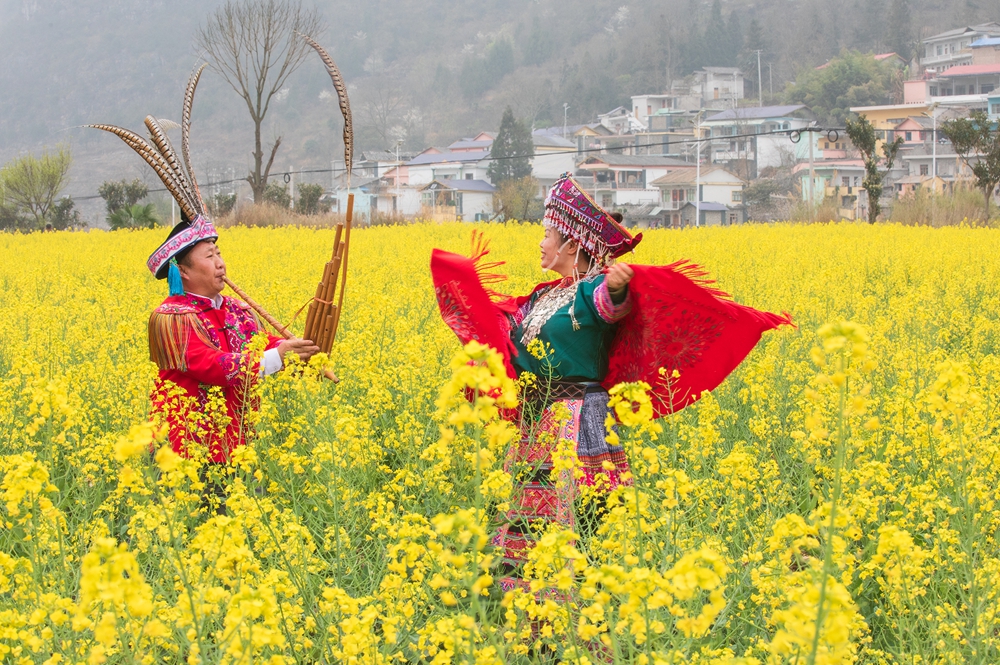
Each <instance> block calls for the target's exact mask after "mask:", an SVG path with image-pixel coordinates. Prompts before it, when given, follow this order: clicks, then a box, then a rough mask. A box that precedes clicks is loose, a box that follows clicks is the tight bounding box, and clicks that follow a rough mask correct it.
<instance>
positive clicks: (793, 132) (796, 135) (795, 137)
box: [69, 118, 846, 201]
mask: <svg viewBox="0 0 1000 665" xmlns="http://www.w3.org/2000/svg"><path fill="white" fill-rule="evenodd" d="M733 120H739V118H733ZM845 131H846V130H845V129H844V128H843V127H802V128H800V129H774V130H770V131H766V132H752V133H746V134H730V135H728V136H706V137H702V138H697V137H692V138H689V139H677V140H675V141H670V140H667V141H661V142H658V143H642V144H637V143H635V142H634V141H633V143H630V144H626V145H623V146H622V147H631V148H656V147H661V146H663V147H669V146H672V145H685V144H697V143H705V142H709V141H720V140H732V139H741V138H750V137H755V136H775V135H781V134H784V135H787V136H788V138H789V140H790V141H792V142H793V143H798V142H799V140H800V139H801V137H802V133H803V132H810V133H823V132H826V133H827V136H828V137H832V136H834V134H836V137H837V138H830V140H831V142H833V141H836V140H838V139H839V137H840V134H841V133H843V132H845ZM615 136H616V137H626V136H632V137H633V138H634V139H638V138H639V137H640V136H641V134H632V135H629V134H618V135H615ZM612 149H613V148H612ZM607 150H608V147H607V146H603V147H594V148H580V149H576V148H574V149H572V150H570V149H567V150H552V151H546V152H544V153H538V152H536V151H532V152H531V153H530V154H522V155H506V156H503V157H490V156H489V155H487V156H485V157H482V158H481V159H477V160H475V161H476V162H484V161H485V162H496V161H502V160H507V159H531V158H532V157H539V156H546V157H547V156H550V155H579V154H581V153H593V152H597V153H603V152H605V151H607ZM612 154H614V153H612ZM640 156H641V155H640ZM650 156H663V155H650ZM469 161H473V160H469ZM456 163H458V162H456V161H455V160H442V161H438V162H423V163H422V164H420V165H419V166H435V165H443V164H456ZM399 166H406V164H400V165H399ZM356 170H357V169H352V172H354V171H356ZM346 172H347V167H346V166H345V167H341V168H329V169H300V170H298V171H291V170H289V171H276V172H274V173H270V174H268V178H269V179H270V178H272V177H276V176H281V177H285V176H289V177H291V176H293V175H302V174H307V173H346ZM246 181H247V180H246V178H230V179H229V180H217V181H215V182H208V183H205V184H203V185H201V186H202V187H203V188H205V189H208V188H209V187H218V186H221V185H229V184H232V183H234V182H246ZM148 191H149V193H154V192H166V191H167V188H166V187H158V188H155V189H150V190H148ZM69 198H71V199H73V200H74V201H90V200H94V199H99V198H102V197H101V196H100V195H94V196H70V197H69Z"/></svg>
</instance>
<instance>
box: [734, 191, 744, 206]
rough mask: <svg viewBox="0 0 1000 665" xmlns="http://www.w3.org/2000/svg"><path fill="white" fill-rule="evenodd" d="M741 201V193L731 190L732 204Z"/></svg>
mask: <svg viewBox="0 0 1000 665" xmlns="http://www.w3.org/2000/svg"><path fill="white" fill-rule="evenodd" d="M742 201H743V192H742V191H740V190H733V203H741V202H742Z"/></svg>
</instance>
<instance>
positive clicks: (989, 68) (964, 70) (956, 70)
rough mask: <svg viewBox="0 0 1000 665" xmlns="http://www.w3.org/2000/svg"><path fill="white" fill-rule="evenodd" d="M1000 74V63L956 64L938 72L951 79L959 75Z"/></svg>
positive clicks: (941, 75)
mask: <svg viewBox="0 0 1000 665" xmlns="http://www.w3.org/2000/svg"><path fill="white" fill-rule="evenodd" d="M986 74H1000V65H956V66H954V67H949V68H948V69H946V70H945V71H943V72H941V73H940V74H938V76H940V77H941V78H945V79H950V78H955V77H957V76H983V75H986Z"/></svg>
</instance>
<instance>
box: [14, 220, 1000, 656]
mask: <svg viewBox="0 0 1000 665" xmlns="http://www.w3.org/2000/svg"><path fill="white" fill-rule="evenodd" d="M483 229H484V231H485V232H486V233H487V234H488V235H489V236H491V239H492V244H493V251H494V253H495V257H496V258H498V259H503V260H506V261H507V266H506V267H507V268H508V269H509V270H510V281H509V283H508V284H507V285H505V286H506V287H507V288H506V289H505V290H508V291H509V292H511V293H518V294H522V293H526V292H528V291H529V290H530V289H531V288H532V287H533V286H534V285H535V284H536V283H537V282H539V281H542V280H543V279H545V277H544V276H543V274H542V273H541V271H540V270H539V268H538V266H537V252H536V251H535V250H534V249H533V248H534V247H535V245H536V244H537V242H538V238H539V236H540V235H541V229H540V227H538V226H534V225H520V224H507V225H503V226H488V227H483ZM469 233H470V227H469V226H468V225H462V224H445V225H435V224H422V225H415V226H411V227H393V228H370V229H359V230H357V231H355V233H354V234H353V236H352V238H353V239H354V241H355V242H354V246H353V248H352V256H351V275H350V279H349V281H348V285H347V295H346V298H347V302H346V311H345V315H344V318H343V320H342V326H341V333H340V337H339V339H338V341H337V345H336V347H335V348H334V350H333V352H332V354H331V358H330V362H331V364H332V365H333V369H334V370H335V372H336V373H337V375H338V376H339V377H340V378H341V382H340V383H339V384H336V385H334V384H332V383H330V382H325V381H319V380H317V378H316V377H317V372H316V368H317V367H319V366H320V365H322V363H323V362H325V361H326V360H327V359H326V358H317V359H315V360H314V361H313V362H312V363H311V367H302V366H300V365H299V364H298V363H293V365H294V367H292V368H290V370H287V371H283V372H281V373H279V374H278V375H275V376H272V377H268V378H267V379H266V380H265V381H263V382H261V383H260V384H259V387H258V388H257V389H258V390H259V391H260V394H259V397H260V409H259V411H258V412H257V413H256V414H255V415H254V417H253V418H252V419H250V420H249V423H248V424H249V425H252V427H253V429H254V430H255V432H256V434H255V435H254V436H251V437H250V441H251V443H250V445H248V446H247V447H246V448H245V449H242V450H240V451H239V453H238V455H237V456H236V458H235V459H234V460H233V463H232V464H230V465H227V466H225V467H215V468H209V467H208V466H207V465H206V464H205V462H204V460H203V459H200V458H199V456H197V455H196V456H195V458H194V459H184V458H181V457H179V456H178V455H176V454H174V453H173V452H172V451H171V450H170V448H169V446H168V445H167V444H166V441H165V432H164V431H163V429H162V428H160V427H157V426H155V425H154V424H151V423H149V422H148V417H147V416H148V412H149V401H148V396H149V392H150V390H151V388H152V385H153V381H154V379H155V376H156V372H155V368H154V367H153V366H152V365H151V363H149V361H148V358H147V356H148V350H147V349H148V347H147V340H146V321H147V317H148V314H149V312H150V311H151V310H152V309H153V308H154V307H155V306H156V305H157V304H158V303H159V302H160V301H161V300H162V298H163V297H164V296H165V295H166V288H165V285H164V284H163V283H162V282H155V281H154V280H153V279H152V278H150V276H149V275H148V274H147V273H146V272H145V268H144V261H145V258H146V256H147V255H148V253H149V251H150V250H151V249H152V248H153V247H155V246H156V245H158V244H159V242H160V241H161V239H162V238H161V236H162V232H161V231H159V230H156V231H136V232H115V233H101V232H91V233H76V234H74V233H55V234H35V235H25V236H14V235H0V283H2V284H3V285H4V288H3V289H2V290H0V315H2V316H3V320H4V321H5V325H4V326H3V327H2V328H0V432H2V434H0V525H2V528H0V662H3V663H16V664H18V665H21V664H25V665H26V664H28V663H39V664H41V663H44V664H47V665H55V664H57V663H95V664H96V663H104V662H107V663H158V662H171V663H174V662H183V663H189V664H192V665H193V664H195V663H227V664H236V663H241V664H242V663H272V664H274V665H277V664H279V663H313V662H327V663H334V662H336V663H356V664H358V665H361V664H365V665H367V664H369V663H385V664H390V663H436V664H444V663H484V664H486V663H488V664H499V663H514V664H529V663H553V662H566V663H579V664H585V663H592V664H595V665H596V664H598V663H608V662H622V663H632V664H636V665H667V664H669V665H675V664H679V663H699V664H706V665H707V664H714V665H764V664H765V663H766V664H768V665H770V664H778V663H795V664H796V665H806V664H818V663H830V664H832V663H859V664H864V665H869V664H870V665H890V664H896V663H899V664H902V663H984V664H985V663H996V662H1000V585H997V583H996V580H997V578H998V576H1000V544H998V542H997V534H1000V499H998V496H997V487H1000V464H997V460H998V459H1000V430H998V428H997V427H996V424H995V422H994V421H995V415H994V414H996V413H997V412H998V410H1000V393H998V391H996V390H994V387H995V386H996V385H1000V351H998V349H1000V320H998V318H997V317H996V316H995V314H994V313H995V312H996V311H998V309H1000V264H998V263H997V262H996V259H995V257H996V256H997V255H998V254H1000V234H998V233H997V232H996V231H992V230H988V229H969V228H947V229H926V228H920V229H918V228H906V227H901V226H893V225H882V226H877V227H871V226H868V225H866V224H858V225H854V224H843V225H802V226H799V225H780V226H764V225H759V226H743V227H734V228H725V229H722V228H718V229H695V230H691V229H688V230H684V231H668V230H659V231H651V232H648V233H646V234H645V239H644V241H643V243H642V244H641V245H639V247H638V249H637V252H636V255H635V256H634V257H629V258H627V259H626V260H628V261H634V262H636V263H648V264H666V263H671V262H673V261H675V260H678V259H681V258H687V259H691V260H694V261H696V262H701V263H704V265H705V267H706V268H707V269H708V270H709V271H710V272H711V273H712V275H713V276H714V277H715V278H716V279H717V280H718V282H719V286H720V287H721V288H723V289H725V290H728V291H730V292H732V293H733V295H734V297H735V298H736V299H737V300H738V301H740V302H745V303H748V304H751V305H753V306H755V307H758V308H761V309H767V310H771V311H783V310H787V311H789V312H790V313H791V314H792V315H793V317H794V319H795V321H796V323H797V326H798V327H797V328H794V329H793V328H786V329H783V330H780V331H776V332H773V333H768V334H767V335H765V337H764V339H763V340H762V342H761V344H760V345H759V347H758V348H757V349H756V350H755V351H754V352H753V353H752V354H751V355H750V356H749V357H748V358H747V360H746V361H745V362H744V363H743V365H741V367H740V368H739V369H738V370H737V371H736V372H735V373H734V374H733V375H732V376H731V377H729V378H728V379H727V380H726V381H725V382H724V383H723V384H722V385H721V386H720V387H719V388H718V389H717V390H715V391H714V392H713V393H712V394H709V395H706V396H704V397H703V399H702V400H701V401H699V402H698V403H697V404H695V405H693V406H691V407H689V408H687V409H685V410H684V411H682V412H680V413H678V414H675V415H673V416H670V417H667V418H664V419H662V420H659V421H651V420H650V417H651V413H652V410H651V402H650V398H649V396H648V395H647V387H646V386H644V385H642V384H626V385H622V386H618V387H616V388H614V389H613V390H612V391H611V404H610V410H611V413H612V414H613V416H612V417H611V418H610V419H609V422H608V437H609V439H610V440H611V441H612V442H618V443H620V444H621V445H623V446H624V448H625V450H626V452H627V454H628V457H629V463H630V468H631V473H630V474H629V475H628V476H626V479H627V480H630V481H631V484H626V485H624V486H619V487H617V488H615V489H614V490H613V491H606V492H605V491H590V492H581V493H580V494H579V495H578V503H577V510H576V514H575V516H574V520H573V521H572V523H568V524H566V525H550V526H549V527H548V529H544V530H543V529H538V536H539V543H538V545H537V547H535V548H534V549H533V550H531V551H530V553H529V555H528V563H527V564H526V566H525V567H524V570H523V577H522V581H523V582H524V585H525V588H516V589H514V590H507V591H505V590H504V589H501V588H500V580H501V579H502V578H503V577H504V576H505V575H506V574H507V572H506V571H504V569H503V567H502V555H503V553H502V552H498V551H497V550H496V548H495V547H494V545H493V543H492V536H493V534H494V533H495V532H496V529H497V528H498V526H499V525H500V524H502V523H503V519H504V517H503V516H504V514H505V512H506V511H507V510H508V508H509V505H510V503H511V502H513V501H515V500H519V497H518V496H517V495H516V494H515V493H514V492H513V488H514V479H513V478H512V477H511V475H510V474H509V473H508V472H507V471H506V470H505V467H504V460H505V457H506V454H507V451H508V449H509V448H510V447H511V446H512V445H514V444H516V443H517V440H518V437H519V432H518V430H517V428H516V427H515V426H514V425H513V424H512V423H511V422H508V420H506V419H505V417H508V416H510V415H511V414H512V413H513V411H514V410H515V409H516V408H517V390H518V388H519V387H520V388H523V387H524V386H525V385H526V382H525V381H518V382H514V381H511V380H510V379H508V378H507V377H506V376H505V373H504V370H503V363H502V360H501V358H500V357H499V356H498V355H497V354H496V353H495V352H494V351H492V350H491V349H487V348H485V347H483V346H481V345H479V344H476V343H471V344H469V345H467V346H466V347H465V348H460V346H459V345H458V344H457V342H456V341H455V339H454V336H453V334H452V333H451V332H450V331H449V330H448V329H447V328H446V327H445V326H444V324H443V323H441V321H440V319H439V317H438V314H437V306H436V302H435V299H434V293H433V288H432V285H431V280H430V277H429V274H428V270H427V266H428V261H429V255H430V250H431V248H433V247H441V248H444V249H447V250H451V251H459V252H461V251H465V250H466V249H467V248H468V241H469ZM332 240H333V233H332V231H328V230H316V229H300V228H281V229H263V228H258V229H242V228H236V229H226V230H225V231H224V232H223V234H222V238H221V239H220V241H219V244H220V247H221V248H222V250H223V252H224V255H225V256H226V260H227V262H228V267H229V274H230V275H231V276H232V278H233V279H234V280H235V281H236V282H237V283H239V284H240V285H241V286H242V287H243V288H245V289H246V290H247V291H248V292H249V293H251V294H252V295H253V296H254V298H255V299H256V300H258V301H259V302H261V303H263V304H265V305H266V306H267V307H268V309H269V310H270V311H271V313H272V314H274V315H275V316H277V317H278V318H279V319H281V320H283V321H288V320H290V319H291V318H292V316H293V314H294V313H295V312H296V311H297V310H298V309H299V308H300V307H301V306H302V304H303V303H304V302H305V301H306V300H307V298H308V297H309V295H310V290H311V287H310V285H311V284H315V281H316V279H317V278H318V277H319V274H318V273H319V271H320V269H321V266H322V264H323V262H324V261H326V259H327V258H328V256H329V251H330V245H331V243H332ZM24 257H31V261H30V262H29V261H25V260H24ZM296 326H301V322H297V323H295V324H293V326H292V327H293V328H295V327H296ZM259 347H260V342H257V345H256V346H255V348H256V349H257V350H258V351H259ZM529 352H531V353H533V354H536V355H538V356H539V357H545V356H548V355H549V354H550V353H551V349H547V348H545V347H544V345H541V343H537V344H533V345H532V346H531V348H530V350H529ZM681 371H682V372H683V369H682V370H681ZM672 378H676V376H673V377H672ZM203 411H204V412H203V413H202V414H201V415H200V416H199V417H200V419H201V420H202V421H203V425H204V426H206V427H211V426H216V425H218V423H217V422H216V421H217V420H218V419H219V418H221V417H224V413H225V412H224V409H223V405H222V403H221V401H220V399H219V397H218V395H213V396H212V397H211V398H210V401H209V404H207V405H205V407H204V409H203ZM562 415H563V416H565V417H566V418H568V417H569V414H568V413H566V414H562ZM612 425H616V427H612ZM552 444H553V449H554V450H555V451H556V452H555V459H554V462H555V466H556V474H557V479H556V480H557V485H558V486H559V487H560V488H561V489H563V490H569V489H570V484H571V483H572V479H573V477H574V476H575V475H578V474H579V470H578V468H577V467H578V461H577V459H576V454H575V450H574V449H573V446H572V444H571V442H568V441H567V440H562V441H553V442H552ZM518 473H519V474H521V471H518ZM525 473H527V472H525ZM522 475H523V474H522ZM528 475H530V474H528Z"/></svg>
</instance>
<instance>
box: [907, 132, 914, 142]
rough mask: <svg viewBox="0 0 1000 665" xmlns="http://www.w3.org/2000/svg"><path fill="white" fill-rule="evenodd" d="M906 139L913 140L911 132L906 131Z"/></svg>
mask: <svg viewBox="0 0 1000 665" xmlns="http://www.w3.org/2000/svg"><path fill="white" fill-rule="evenodd" d="M906 140H907V141H912V140H913V132H906Z"/></svg>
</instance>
